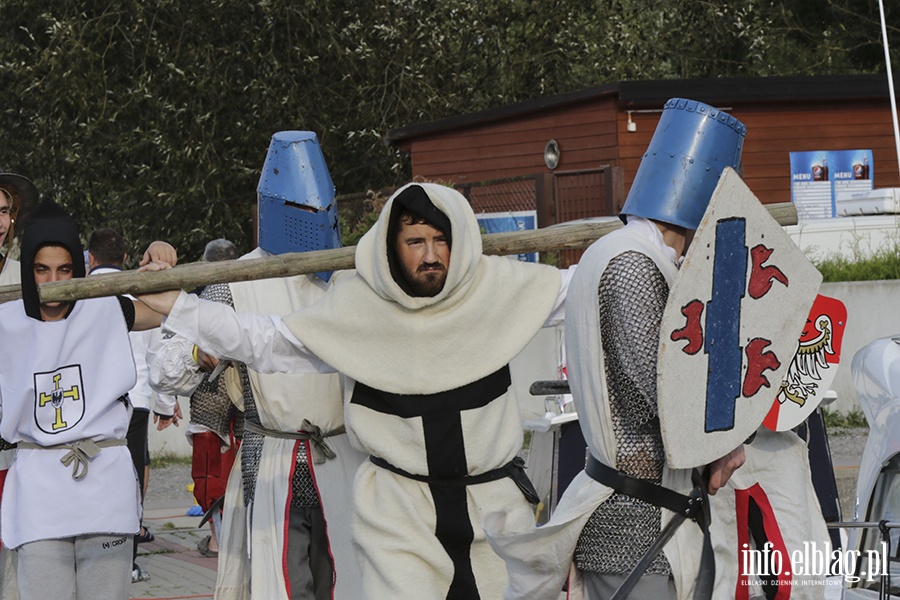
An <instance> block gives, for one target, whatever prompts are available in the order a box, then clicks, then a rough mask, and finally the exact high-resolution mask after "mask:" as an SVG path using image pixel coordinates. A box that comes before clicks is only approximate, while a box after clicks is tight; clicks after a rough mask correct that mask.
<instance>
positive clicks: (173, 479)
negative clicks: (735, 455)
mask: <svg viewBox="0 0 900 600" xmlns="http://www.w3.org/2000/svg"><path fill="white" fill-rule="evenodd" d="M190 483H192V481H191V465H189V464H168V465H167V466H165V467H154V466H152V465H151V466H150V484H149V485H148V486H147V492H146V494H145V495H144V501H145V502H147V503H151V502H159V501H164V500H169V501H170V500H181V499H184V501H185V503H192V502H193V496H191V494H190V493H189V492H188V491H187V486H188V485H189V484H190Z"/></svg>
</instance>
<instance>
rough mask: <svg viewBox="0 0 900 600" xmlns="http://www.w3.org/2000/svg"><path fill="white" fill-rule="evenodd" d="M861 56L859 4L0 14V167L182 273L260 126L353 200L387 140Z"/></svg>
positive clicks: (833, 0)
mask: <svg viewBox="0 0 900 600" xmlns="http://www.w3.org/2000/svg"><path fill="white" fill-rule="evenodd" d="M893 4H896V3H893ZM651 5H652V6H651ZM885 8H886V10H887V11H888V22H889V23H891V22H896V21H897V20H898V18H900V7H891V6H886V7H885ZM892 33H893V34H896V33H897V30H896V29H892ZM881 48H882V46H881V38H880V26H879V21H878V12H877V6H874V3H872V2H870V1H868V0H824V1H823V0H815V1H813V0H785V1H782V2H772V1H766V0H725V1H721V2H704V1H697V0H690V1H688V0H673V1H671V2H665V3H655V5H653V3H647V2H643V1H639V0H594V1H588V0H548V1H545V2H531V1H527V0H499V1H496V2H479V1H477V0H438V1H433V0H373V1H371V2H349V1H347V0H306V1H305V2H294V1H287V0H242V1H240V2H239V1H236V0H206V1H201V2H197V1H187V0H158V1H157V2H150V3H148V2H139V1H138V0H103V1H99V0H80V1H78V0H0V89H2V90H3V108H2V115H3V118H2V119H0V136H2V137H0V140H2V143H0V167H2V168H4V169H6V170H14V171H17V172H21V173H24V174H27V175H29V176H31V177H32V178H33V179H34V180H35V181H36V182H37V183H38V185H39V188H40V189H41V190H42V191H44V192H46V193H49V194H52V195H54V196H56V197H57V198H58V199H59V200H60V201H61V202H62V203H63V204H65V205H66V206H67V207H68V208H69V209H70V210H72V211H73V212H74V213H75V214H76V217H77V218H78V219H79V221H80V223H81V224H82V227H83V229H84V230H85V232H86V231H88V230H89V229H91V228H93V227H97V226H101V225H105V226H113V227H118V228H120V229H122V230H123V231H124V233H125V234H126V236H127V237H129V239H131V240H132V241H133V242H134V246H135V248H134V249H133V252H134V251H136V250H137V247H139V246H144V245H146V243H147V242H149V241H150V240H152V239H168V240H170V241H172V242H173V243H174V244H175V245H176V246H177V247H178V248H179V249H180V250H181V251H182V253H183V254H184V255H185V256H186V257H187V258H188V259H194V258H196V257H197V256H199V254H200V252H201V250H202V247H203V245H204V244H205V243H206V241H207V240H209V239H211V238H215V237H223V236H224V237H227V238H229V239H231V240H233V241H235V242H236V243H238V245H239V246H240V247H241V248H242V249H245V250H246V249H249V248H250V246H251V244H252V234H253V232H252V229H251V223H252V220H253V213H254V211H255V187H256V182H257V179H258V177H259V169H260V167H261V165H262V161H263V158H264V156H265V152H266V148H267V147H268V141H269V138H270V136H271V134H272V133H274V132H275V131H279V130H284V129H305V130H312V131H315V132H316V133H317V134H318V136H319V139H320V141H321V143H322V147H323V151H324V153H325V156H326V159H327V160H328V163H329V167H330V169H331V172H332V178H333V179H334V181H335V184H336V186H337V188H338V192H339V193H348V192H362V191H365V190H366V189H377V188H379V187H382V186H386V185H397V184H400V183H403V182H404V181H405V180H406V179H408V178H409V165H408V162H407V160H408V159H407V158H406V157H404V156H402V155H401V154H400V153H399V152H398V151H397V150H396V149H393V148H388V147H386V146H385V145H384V143H383V141H382V140H383V136H384V134H385V133H386V132H387V131H388V130H390V129H392V128H396V127H402V126H405V125H411V124H415V123H419V122H423V121H429V120H433V119H437V118H441V117H446V116H450V115H455V114H461V113H468V112H473V111H477V110H481V109H485V108H490V107H494V106H499V105H503V104H508V103H513V102H520V101H524V100H529V99H532V98H536V97H540V96H545V95H551V94H557V93H563V92H567V91H573V90H577V89H580V88H584V87H588V86H593V85H600V84H605V83H609V82H613V81H617V80H627V79H648V78H652V79H657V78H673V77H682V78H687V77H728V76H741V75H745V76H753V75H796V74H824V73H828V74H835V73H851V72H878V71H883V70H884V67H883V62H884V61H883V54H882V49H881Z"/></svg>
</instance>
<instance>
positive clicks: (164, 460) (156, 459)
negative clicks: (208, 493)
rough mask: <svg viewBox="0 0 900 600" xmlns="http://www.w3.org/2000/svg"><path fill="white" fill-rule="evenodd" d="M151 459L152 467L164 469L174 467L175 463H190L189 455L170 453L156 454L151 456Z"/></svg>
mask: <svg viewBox="0 0 900 600" xmlns="http://www.w3.org/2000/svg"><path fill="white" fill-rule="evenodd" d="M151 459H152V461H153V464H152V465H151V468H152V469H164V468H166V467H174V466H176V465H190V464H191V457H190V456H181V455H178V454H172V453H166V454H158V455H156V456H153V457H151Z"/></svg>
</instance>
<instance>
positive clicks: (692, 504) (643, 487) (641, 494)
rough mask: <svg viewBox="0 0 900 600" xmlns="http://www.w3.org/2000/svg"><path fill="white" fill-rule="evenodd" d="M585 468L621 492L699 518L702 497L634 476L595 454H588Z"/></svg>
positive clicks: (694, 518) (587, 471)
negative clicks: (600, 459) (695, 496)
mask: <svg viewBox="0 0 900 600" xmlns="http://www.w3.org/2000/svg"><path fill="white" fill-rule="evenodd" d="M584 470H585V472H586V473H587V474H588V476H589V477H590V478H591V479H593V480H594V481H598V482H600V483H602V484H603V485H605V486H608V487H611V488H612V489H614V490H615V491H617V492H619V493H620V494H626V495H628V496H633V497H634V498H637V499H638V500H643V501H644V502H647V503H648V504H652V505H654V506H661V507H662V508H667V509H669V510H671V511H672V512H674V513H677V514H679V515H682V516H684V517H686V518H688V519H693V520H694V521H696V520H697V515H698V514H699V513H700V508H701V507H702V506H703V500H702V498H694V497H691V496H685V495H684V494H680V493H678V492H676V491H673V490H670V489H669V488H666V487H663V486H661V485H658V484H656V483H653V482H652V481H648V480H646V479H638V478H637V477H632V476H631V475H628V474H627V473H625V472H623V471H617V470H615V469H613V468H612V467H610V466H608V465H605V464H603V463H602V462H600V461H599V460H597V459H596V458H594V457H593V456H588V460H587V465H585V468H584Z"/></svg>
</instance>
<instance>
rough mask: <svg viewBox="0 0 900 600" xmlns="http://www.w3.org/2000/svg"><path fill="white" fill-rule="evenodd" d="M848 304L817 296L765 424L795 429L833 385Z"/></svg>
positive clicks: (783, 428)
mask: <svg viewBox="0 0 900 600" xmlns="http://www.w3.org/2000/svg"><path fill="white" fill-rule="evenodd" d="M846 326H847V307H846V306H844V303H843V302H841V301H840V300H838V299H837V298H831V297H829V296H823V295H822V294H819V295H818V296H816V301H815V302H814V303H813V306H812V308H811V309H810V311H809V316H808V317H807V319H806V327H804V328H803V333H801V334H800V339H799V340H798V342H797V350H796V352H795V353H794V358H793V360H791V366H789V367H788V370H787V374H786V375H785V376H784V381H782V382H781V387H780V388H779V389H778V394H777V395H776V396H775V402H774V403H773V404H772V408H771V409H770V410H769V414H768V416H766V420H765V421H763V425H765V426H766V427H767V428H769V429H771V430H772V431H787V430H788V429H793V428H794V427H796V426H797V425H799V424H800V423H802V422H803V421H805V420H806V418H807V417H808V416H809V415H811V414H812V412H813V411H814V410H816V408H818V406H819V404H821V402H822V399H823V398H824V397H825V394H826V393H827V392H828V390H829V388H830V387H831V382H832V381H834V376H835V374H836V373H837V369H838V365H839V364H840V362H841V345H842V344H843V340H844V328H845V327H846Z"/></svg>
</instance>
